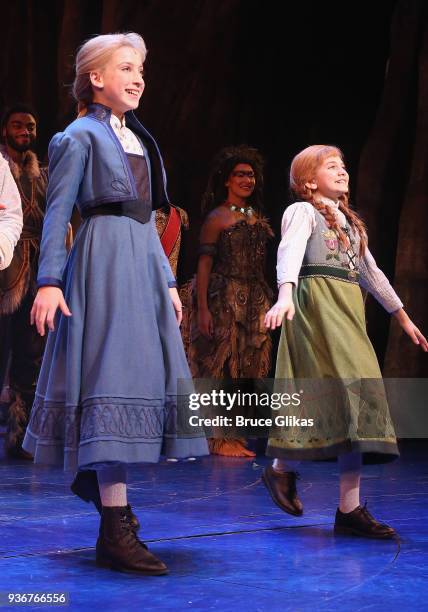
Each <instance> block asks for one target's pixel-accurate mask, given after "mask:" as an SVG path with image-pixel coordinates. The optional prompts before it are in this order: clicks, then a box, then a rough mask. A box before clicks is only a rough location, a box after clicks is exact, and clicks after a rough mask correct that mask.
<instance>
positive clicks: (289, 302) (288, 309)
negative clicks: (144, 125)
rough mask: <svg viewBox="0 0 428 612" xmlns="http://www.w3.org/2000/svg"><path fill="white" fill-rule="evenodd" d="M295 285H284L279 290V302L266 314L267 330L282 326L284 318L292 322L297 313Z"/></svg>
mask: <svg viewBox="0 0 428 612" xmlns="http://www.w3.org/2000/svg"><path fill="white" fill-rule="evenodd" d="M292 292H293V285H292V284H291V283H284V284H283V285H281V286H280V288H279V295H278V301H277V302H276V304H274V305H273V306H272V308H271V309H270V310H269V311H268V312H267V313H266V316H265V321H264V323H265V326H266V328H267V329H275V328H276V327H279V326H280V325H282V321H283V319H284V317H286V319H287V320H288V321H291V320H292V319H293V317H294V313H295V312H296V310H295V308H294V304H293V295H292Z"/></svg>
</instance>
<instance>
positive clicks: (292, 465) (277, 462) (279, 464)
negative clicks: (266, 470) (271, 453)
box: [272, 459, 300, 474]
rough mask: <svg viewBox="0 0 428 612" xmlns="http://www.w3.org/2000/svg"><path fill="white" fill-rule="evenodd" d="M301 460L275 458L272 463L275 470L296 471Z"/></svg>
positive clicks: (282, 471)
mask: <svg viewBox="0 0 428 612" xmlns="http://www.w3.org/2000/svg"><path fill="white" fill-rule="evenodd" d="M299 464H300V461H292V460H290V459H274V460H273V463H272V467H273V469H274V470H275V472H281V473H282V474H283V473H284V472H295V471H296V468H297V467H298V466H299Z"/></svg>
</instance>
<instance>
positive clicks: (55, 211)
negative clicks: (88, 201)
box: [37, 132, 87, 287]
mask: <svg viewBox="0 0 428 612" xmlns="http://www.w3.org/2000/svg"><path fill="white" fill-rule="evenodd" d="M86 159H87V151H86V149H85V148H84V147H83V145H82V144H81V143H80V142H78V141H77V140H76V139H75V138H74V137H72V136H70V135H69V134H67V133H64V132H60V133H58V134H55V136H54V137H53V138H52V140H51V142H50V144H49V183H48V189H47V195H46V214H45V219H44V223H43V234H42V241H41V246H40V259H39V273H38V277H37V285H38V286H39V287H44V286H47V285H51V286H54V287H62V273H63V270H64V266H65V262H66V259H67V249H66V246H65V244H66V241H65V238H66V234H67V229H68V222H69V221H70V218H71V214H72V211H73V206H74V204H75V203H76V200H77V195H78V193H79V188H80V184H81V182H82V179H83V176H84V172H85V165H86Z"/></svg>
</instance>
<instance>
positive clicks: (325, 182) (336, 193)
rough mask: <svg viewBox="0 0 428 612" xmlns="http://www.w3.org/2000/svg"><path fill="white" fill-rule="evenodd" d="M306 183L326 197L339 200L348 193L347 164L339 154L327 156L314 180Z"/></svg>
mask: <svg viewBox="0 0 428 612" xmlns="http://www.w3.org/2000/svg"><path fill="white" fill-rule="evenodd" d="M306 185H307V187H309V188H310V189H312V190H314V191H317V192H318V193H319V194H320V195H322V196H324V197H326V198H330V199H332V200H337V199H338V198H339V197H340V196H341V195H344V194H346V193H348V187H349V175H348V173H347V171H346V168H345V164H344V163H343V161H342V160H341V158H340V157H339V156H338V155H332V156H330V157H327V158H326V159H325V160H324V161H323V162H322V163H321V164H320V166H319V167H318V168H317V170H316V172H315V176H314V178H313V180H312V181H310V182H308V183H307V184H306Z"/></svg>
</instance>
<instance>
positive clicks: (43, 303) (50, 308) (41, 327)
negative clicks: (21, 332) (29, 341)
mask: <svg viewBox="0 0 428 612" xmlns="http://www.w3.org/2000/svg"><path fill="white" fill-rule="evenodd" d="M58 308H59V309H60V310H61V312H62V313H63V314H64V315H65V316H66V317H71V312H70V310H69V308H68V306H67V304H66V303H65V299H64V295H63V293H62V291H61V289H59V288H58V287H40V289H39V290H38V292H37V295H36V299H35V300H34V304H33V307H32V309H31V313H30V321H31V325H34V324H35V325H36V327H37V331H38V332H39V334H40V335H41V336H44V335H45V333H46V326H47V327H48V329H49V331H54V329H55V326H54V319H55V315H56V311H57V309H58Z"/></svg>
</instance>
